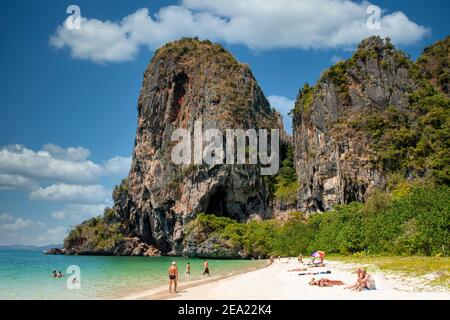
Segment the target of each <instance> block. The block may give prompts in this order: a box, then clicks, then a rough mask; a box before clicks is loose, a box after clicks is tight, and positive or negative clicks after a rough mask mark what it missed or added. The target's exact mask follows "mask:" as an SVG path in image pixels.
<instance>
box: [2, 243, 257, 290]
mask: <svg viewBox="0 0 450 320" xmlns="http://www.w3.org/2000/svg"><path fill="white" fill-rule="evenodd" d="M172 261H176V262H177V264H178V267H179V270H180V282H181V283H186V282H188V281H192V280H196V279H201V278H202V275H201V273H202V264H203V260H202V259H187V258H178V257H176V258H173V257H98V256H55V255H44V254H42V253H41V252H36V251H18V250H14V251H12V250H5V251H2V250H0V299H108V298H110V299H114V298H122V297H125V296H128V295H130V294H134V293H139V292H142V291H145V290H147V289H151V288H156V287H159V286H161V285H166V284H167V268H168V267H169V266H170V263H171V262H172ZM187 261H189V262H190V263H191V266H192V267H191V276H190V277H187V276H186V275H185V274H184V271H185V267H186V262H187ZM208 261H209V265H210V270H211V274H212V276H213V277H214V276H220V275H226V274H231V273H235V272H239V271H244V270H249V269H253V268H257V267H259V266H262V265H263V264H264V262H263V261H247V260H208ZM71 265H76V266H79V268H80V271H81V273H80V274H81V277H80V279H81V281H80V284H81V289H79V290H70V289H68V288H67V285H66V282H67V279H68V278H69V276H70V275H71V274H67V275H66V277H64V278H59V279H55V278H52V277H51V273H52V271H53V270H57V271H59V270H61V271H62V272H63V274H66V271H67V268H68V267H69V266H71ZM69 282H70V281H69Z"/></svg>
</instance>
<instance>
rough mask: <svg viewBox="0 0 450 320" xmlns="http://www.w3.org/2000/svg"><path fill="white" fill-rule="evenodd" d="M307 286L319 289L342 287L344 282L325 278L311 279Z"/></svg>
mask: <svg viewBox="0 0 450 320" xmlns="http://www.w3.org/2000/svg"><path fill="white" fill-rule="evenodd" d="M309 285H310V286H319V287H332V286H342V285H344V282H342V281H341V280H330V279H326V278H321V279H319V280H316V279H314V278H312V279H311V281H310V282H309Z"/></svg>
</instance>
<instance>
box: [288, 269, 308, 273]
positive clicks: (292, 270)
mask: <svg viewBox="0 0 450 320" xmlns="http://www.w3.org/2000/svg"><path fill="white" fill-rule="evenodd" d="M306 270H308V269H307V268H295V269H291V270H288V272H295V271H306Z"/></svg>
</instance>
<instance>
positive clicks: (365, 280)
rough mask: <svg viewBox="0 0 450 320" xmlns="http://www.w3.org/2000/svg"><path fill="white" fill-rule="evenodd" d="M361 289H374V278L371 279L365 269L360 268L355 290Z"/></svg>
mask: <svg viewBox="0 0 450 320" xmlns="http://www.w3.org/2000/svg"><path fill="white" fill-rule="evenodd" d="M363 289H367V290H375V280H373V278H372V276H371V275H370V274H368V273H367V271H366V270H365V269H363V270H361V279H360V280H359V285H358V286H357V287H356V288H355V290H358V291H361V290H363Z"/></svg>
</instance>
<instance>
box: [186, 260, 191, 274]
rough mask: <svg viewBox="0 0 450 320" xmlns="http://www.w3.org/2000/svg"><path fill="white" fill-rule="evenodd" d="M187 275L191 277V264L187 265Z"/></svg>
mask: <svg viewBox="0 0 450 320" xmlns="http://www.w3.org/2000/svg"><path fill="white" fill-rule="evenodd" d="M186 275H188V276H189V275H191V264H190V263H189V262H188V263H186Z"/></svg>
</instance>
